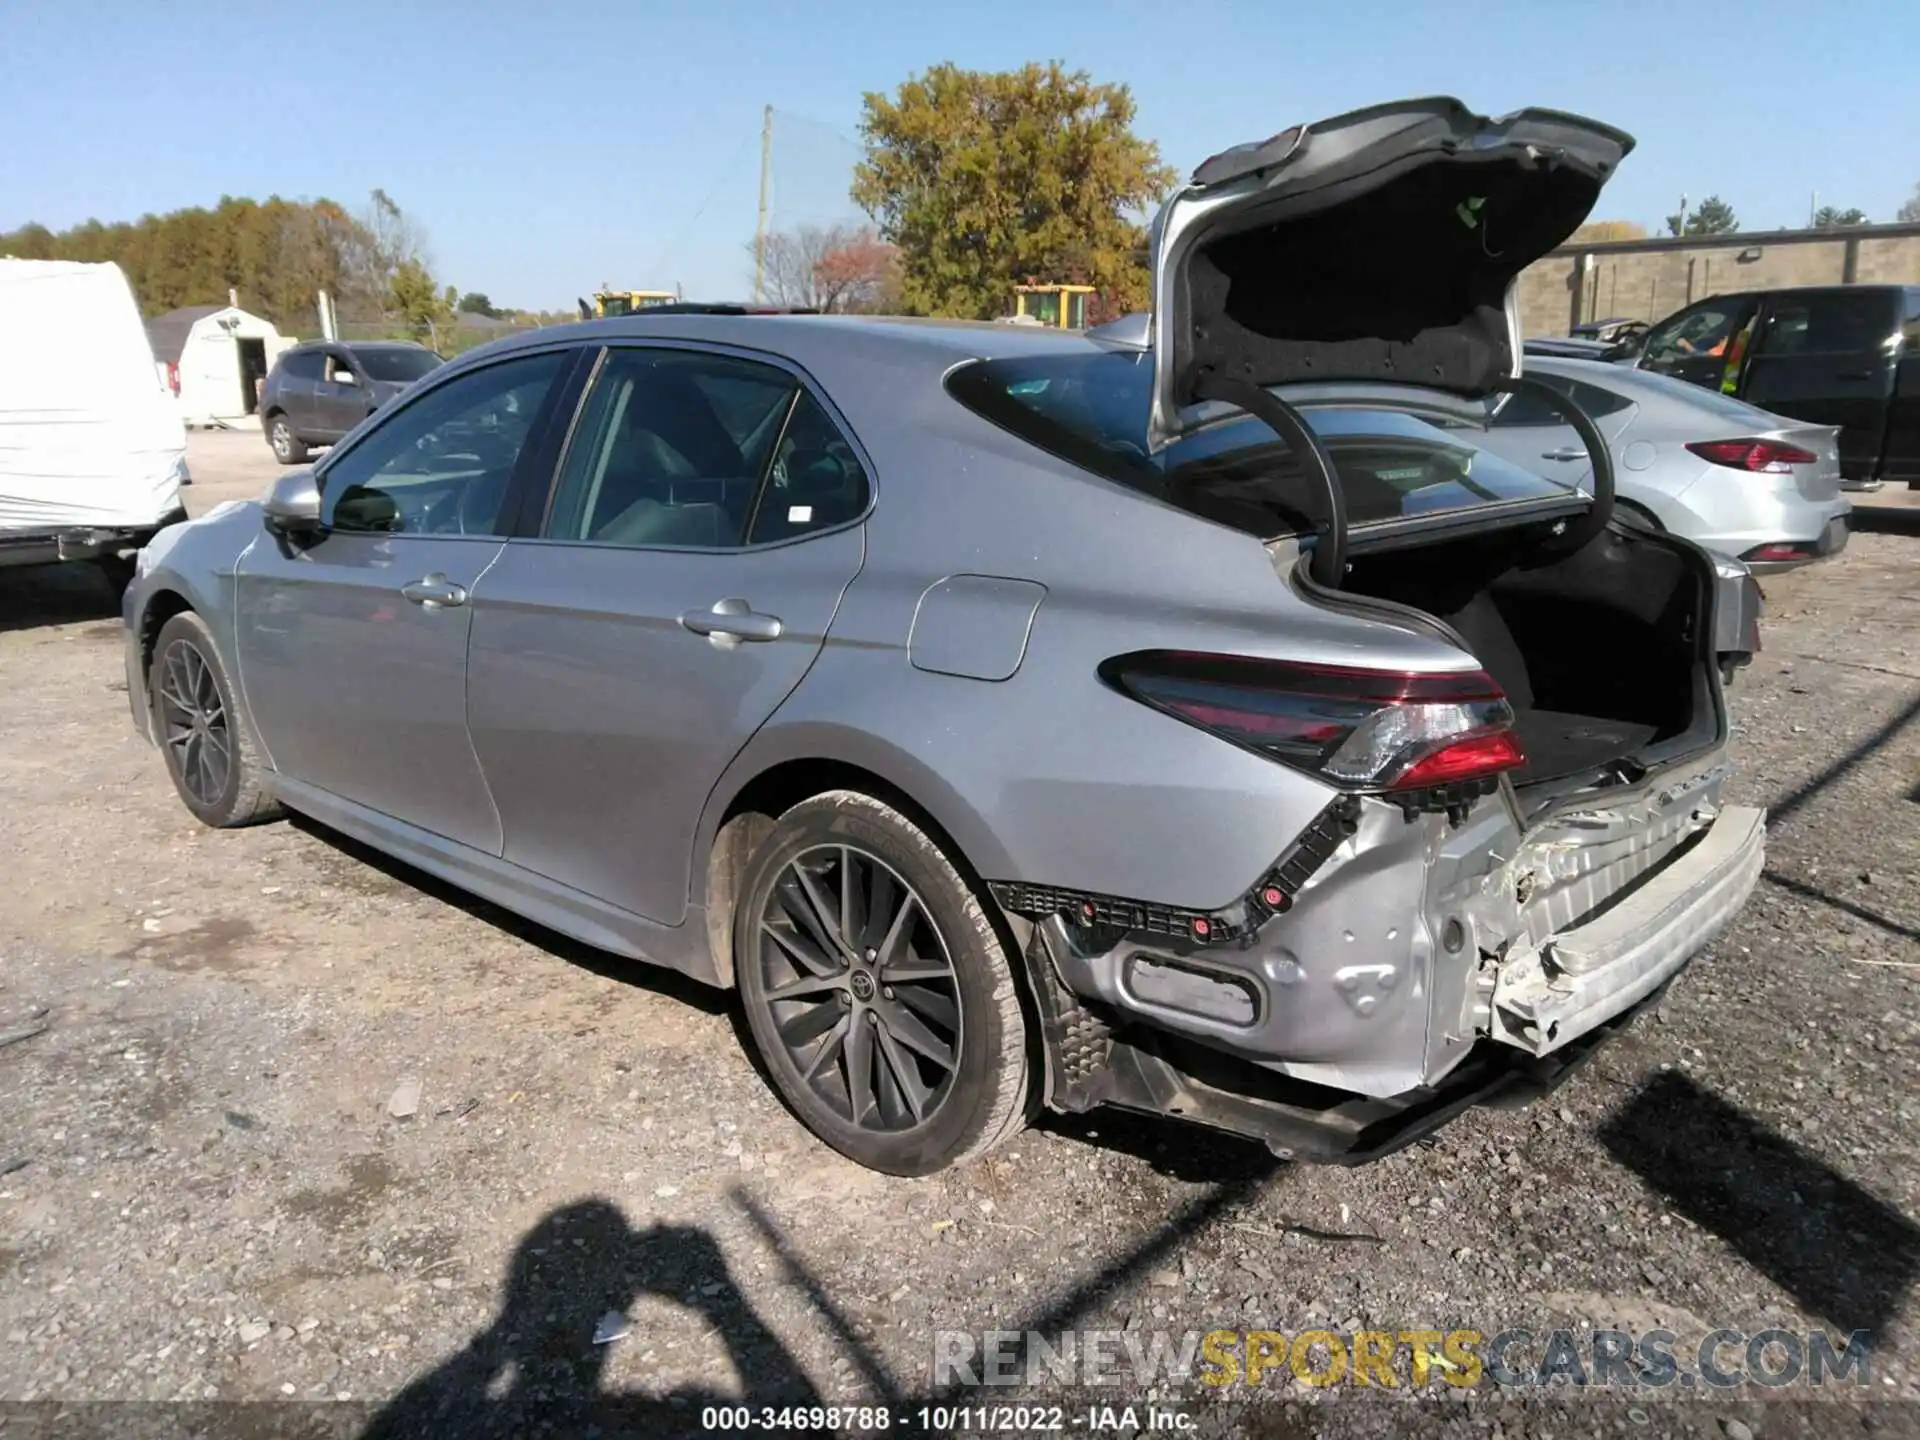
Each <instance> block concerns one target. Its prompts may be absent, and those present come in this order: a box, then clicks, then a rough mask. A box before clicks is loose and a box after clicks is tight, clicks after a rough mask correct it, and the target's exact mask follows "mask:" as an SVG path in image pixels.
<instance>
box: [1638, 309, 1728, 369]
mask: <svg viewBox="0 0 1920 1440" xmlns="http://www.w3.org/2000/svg"><path fill="white" fill-rule="evenodd" d="M1752 310H1753V302H1752V301H1751V300H1745V299H1740V298H1737V297H1729V298H1727V299H1724V300H1718V299H1716V300H1707V301H1703V302H1702V303H1701V304H1699V305H1696V306H1694V307H1693V308H1692V309H1691V310H1682V311H1681V312H1680V313H1679V314H1678V315H1675V316H1674V317H1673V318H1672V319H1670V320H1667V321H1665V322H1663V323H1662V324H1660V325H1657V326H1655V327H1654V328H1653V329H1652V330H1651V331H1649V332H1648V334H1647V343H1646V347H1645V349H1644V351H1643V352H1642V357H1641V361H1640V364H1641V367H1642V368H1643V369H1647V370H1652V371H1655V372H1657V373H1660V374H1665V373H1667V372H1668V371H1671V370H1673V369H1674V368H1676V367H1677V366H1680V365H1683V364H1685V363H1686V362H1688V361H1691V360H1700V359H1703V358H1705V357H1709V356H1712V357H1719V356H1724V355H1725V354H1726V353H1727V346H1728V345H1729V343H1730V342H1731V341H1732V340H1733V337H1734V336H1735V335H1736V334H1738V333H1739V332H1740V330H1741V329H1743V328H1744V327H1745V325H1746V323H1747V319H1748V317H1749V316H1750V315H1751V313H1752Z"/></svg>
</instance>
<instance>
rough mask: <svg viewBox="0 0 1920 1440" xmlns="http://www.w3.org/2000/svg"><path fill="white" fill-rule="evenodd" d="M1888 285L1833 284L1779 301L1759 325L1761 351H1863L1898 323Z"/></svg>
mask: <svg viewBox="0 0 1920 1440" xmlns="http://www.w3.org/2000/svg"><path fill="white" fill-rule="evenodd" d="M1895 315H1896V312H1895V309H1894V304H1893V299H1892V297H1891V296H1889V295H1888V294H1887V293H1886V292H1885V291H1875V290H1854V291H1846V290H1834V291H1825V292H1821V293H1818V294H1813V295H1801V296H1796V297H1793V298H1791V299H1781V300H1776V301H1774V302H1773V303H1772V304H1771V305H1770V306H1769V307H1768V311H1767V318H1766V320H1765V322H1764V323H1763V324H1762V326H1761V329H1760V346H1759V353H1760V354H1762V355H1864V354H1868V353H1871V352H1874V351H1877V350H1879V349H1880V347H1881V346H1883V345H1884V344H1886V342H1887V340H1888V338H1889V337H1890V336H1892V335H1893V333H1894V332H1895V330H1896V329H1897V328H1898V322H1897V320H1896V318H1895Z"/></svg>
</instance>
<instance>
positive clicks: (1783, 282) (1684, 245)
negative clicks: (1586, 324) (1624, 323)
mask: <svg viewBox="0 0 1920 1440" xmlns="http://www.w3.org/2000/svg"><path fill="white" fill-rule="evenodd" d="M1849 252H1851V256H1850V254H1849ZM1589 255H1590V256H1592V260H1591V261H1590V262H1589V263H1588V265H1587V268H1586V271H1585V277H1586V278H1585V282H1584V284H1583V285H1582V286H1581V287H1580V294H1579V297H1578V298H1579V303H1580V315H1581V318H1583V319H1600V318H1604V317H1607V316H1613V315H1619V316H1625V317H1628V318H1631V319H1636V320H1646V321H1649V322H1651V321H1655V320H1660V319H1664V318H1665V317H1666V316H1668V315H1671V314H1672V313H1673V312H1674V311H1676V310H1678V309H1680V308H1681V307H1682V306H1685V305H1689V304H1691V303H1692V302H1693V301H1695V300H1704V299H1705V298H1706V297H1707V296H1709V295H1724V294H1728V293H1731V292H1734V291H1740V290H1783V289H1788V288H1791V287H1794V286H1800V285H1841V284H1846V283H1849V281H1850V280H1851V282H1853V283H1858V284H1863V285H1866V284H1897V285H1920V225H1874V226H1864V227H1861V228H1860V229H1858V230H1850V231H1831V230H1783V231H1772V232H1765V233H1757V234H1751V235H1730V236H1724V237H1717V238H1715V239H1713V240H1710V241H1702V240H1679V239H1672V238H1667V239H1653V240H1625V241H1615V242H1613V243H1610V244H1600V245H1582V246H1578V247H1568V248H1565V249H1561V250H1556V251H1554V252H1553V253H1552V254H1551V255H1548V256H1546V257H1544V258H1543V259H1541V260H1539V261H1537V262H1535V263H1534V264H1533V265H1532V266H1530V267H1528V269H1527V270H1526V271H1525V272H1524V273H1522V275H1521V276H1520V293H1519V299H1520V319H1521V331H1522V333H1523V334H1526V335H1565V334H1566V333H1567V330H1568V328H1569V326H1571V325H1572V324H1573V323H1574V320H1573V314H1574V303H1575V280H1576V276H1577V275H1578V274H1579V271H1580V266H1581V257H1582V256H1589ZM1743 257H1745V258H1743ZM1850 271H1851V274H1849V272H1850Z"/></svg>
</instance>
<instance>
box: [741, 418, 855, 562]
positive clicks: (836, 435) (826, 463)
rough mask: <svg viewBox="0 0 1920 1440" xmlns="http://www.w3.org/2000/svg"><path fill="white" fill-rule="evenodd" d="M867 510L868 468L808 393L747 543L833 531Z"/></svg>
mask: <svg viewBox="0 0 1920 1440" xmlns="http://www.w3.org/2000/svg"><path fill="white" fill-rule="evenodd" d="M866 508H867V472H866V470H865V468H864V467H862V465H861V464H860V459H859V457H858V456H857V455H855V454H854V453H853V447H852V446H851V445H849V444H848V443H847V441H846V437H845V436H843V435H842V434H841V433H840V430H839V427H837V426H836V425H835V424H834V423H833V421H832V420H831V419H830V418H829V417H828V415H827V412H826V411H825V410H824V409H822V408H821V406H820V402H819V401H817V400H815V399H814V398H813V396H812V395H810V394H809V393H808V392H806V391H805V390H802V391H801V392H800V395H799V397H798V399H796V400H795V402H794V407H793V414H792V415H791V416H790V417H789V418H788V420H787V427H786V429H785V431H784V432H782V434H781V436H780V443H779V446H778V447H777V449H776V450H775V452H774V457H773V468H772V470H771V471H770V472H769V474H768V476H767V483H766V486H765V488H764V489H763V490H762V491H761V493H760V497H759V501H758V503H757V504H756V506H755V509H754V516H753V528H752V531H751V533H750V534H749V535H748V537H747V543H748V544H750V545H766V544H771V543H773V542H775V541H779V540H791V539H793V538H794V537H795V536H799V535H806V534H809V533H810V532H812V531H815V530H830V529H832V528H833V527H834V526H836V525H844V524H846V523H847V522H848V521H850V520H857V519H859V518H860V515H861V513H862V512H864V511H865V510H866Z"/></svg>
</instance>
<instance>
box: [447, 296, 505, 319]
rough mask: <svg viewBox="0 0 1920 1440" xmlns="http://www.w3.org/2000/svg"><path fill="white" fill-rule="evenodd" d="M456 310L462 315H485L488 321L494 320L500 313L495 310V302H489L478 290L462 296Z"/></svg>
mask: <svg viewBox="0 0 1920 1440" xmlns="http://www.w3.org/2000/svg"><path fill="white" fill-rule="evenodd" d="M454 308H455V309H457V310H459V312H460V313H461V314H462V315H485V316H486V317H487V318H488V319H492V318H493V317H494V316H496V315H498V314H499V313H500V312H499V311H498V310H496V309H494V308H493V301H491V300H489V299H488V298H487V297H486V296H485V295H483V294H482V293H481V292H480V291H478V290H469V291H468V292H467V293H466V294H464V295H462V296H461V297H460V300H459V303H458V304H457V305H456V306H455V307H454Z"/></svg>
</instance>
